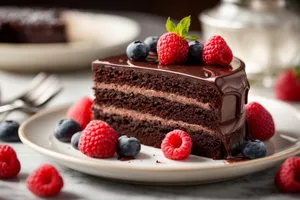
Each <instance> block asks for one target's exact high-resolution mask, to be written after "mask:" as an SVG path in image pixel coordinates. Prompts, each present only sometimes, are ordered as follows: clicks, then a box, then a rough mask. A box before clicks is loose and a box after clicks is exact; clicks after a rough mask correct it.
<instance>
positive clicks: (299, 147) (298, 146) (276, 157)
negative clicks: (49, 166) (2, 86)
mask: <svg viewBox="0 0 300 200" xmlns="http://www.w3.org/2000/svg"><path fill="white" fill-rule="evenodd" d="M252 98H255V99H262V100H265V101H275V102H276V103H279V104H283V105H284V106H288V107H290V108H291V109H292V110H294V112H295V115H299V116H300V110H299V109H298V108H296V107H295V106H293V105H290V104H288V103H286V102H283V101H279V100H276V99H271V98H265V97H260V96H255V97H252ZM70 105H71V103H69V104H63V105H59V106H55V107H53V108H46V109H44V110H42V111H40V112H39V113H37V114H35V115H33V116H31V117H30V118H28V119H27V120H26V121H24V122H23V123H22V124H21V126H20V128H19V137H20V140H21V141H22V143H23V144H26V145H28V146H29V147H30V148H32V149H33V150H35V151H36V152H38V153H41V154H43V155H46V156H48V157H51V158H52V159H53V158H55V159H58V160H61V161H66V162H71V163H73V164H80V165H84V166H89V167H91V166H92V167H97V166H101V167H109V168H114V169H126V170H138V171H153V172H166V171H170V170H171V171H176V172H180V171H186V170H189V171H199V170H211V171H214V170H222V169H228V168H235V167H243V166H245V165H251V166H252V165H257V164H263V163H265V162H267V161H269V162H279V161H281V160H283V159H284V158H286V157H289V156H294V155H296V154H298V153H300V142H297V143H295V145H294V146H292V147H290V148H289V149H286V150H284V151H281V152H279V153H277V154H273V155H271V156H267V157H264V158H259V159H254V160H249V161H245V162H236V163H230V164H227V165H221V166H219V165H218V166H216V165H213V166H178V167H174V166H171V167H170V166H164V165H160V166H159V167H153V166H151V167H149V166H140V165H139V166H135V165H128V166H127V165H115V164H110V163H104V162H97V163H95V162H94V161H92V160H82V159H80V158H77V157H73V156H70V155H66V154H63V153H59V152H55V151H51V150H50V149H47V148H44V147H41V146H39V145H37V144H35V143H33V142H31V141H30V140H29V139H28V138H27V137H26V135H25V131H24V129H25V127H26V126H27V124H29V123H30V122H31V121H33V120H35V119H37V118H39V117H42V116H45V115H49V114H51V113H56V112H59V111H61V110H63V109H65V110H67V108H68V107H69V106H70ZM298 120H300V119H299V118H298ZM97 160H101V159H97ZM179 162H180V161H179Z"/></svg>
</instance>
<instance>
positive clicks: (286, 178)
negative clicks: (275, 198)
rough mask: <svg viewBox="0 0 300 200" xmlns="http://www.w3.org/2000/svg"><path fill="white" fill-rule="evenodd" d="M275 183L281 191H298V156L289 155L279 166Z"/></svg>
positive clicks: (299, 174)
mask: <svg viewBox="0 0 300 200" xmlns="http://www.w3.org/2000/svg"><path fill="white" fill-rule="evenodd" d="M275 185H276V186H277V188H278V189H279V190H280V191H282V192H287V193H296V192H300V157H291V158H288V159H286V160H285V162H284V163H283V164H282V165H281V167H280V168H279V171H278V172H277V174H276V177H275Z"/></svg>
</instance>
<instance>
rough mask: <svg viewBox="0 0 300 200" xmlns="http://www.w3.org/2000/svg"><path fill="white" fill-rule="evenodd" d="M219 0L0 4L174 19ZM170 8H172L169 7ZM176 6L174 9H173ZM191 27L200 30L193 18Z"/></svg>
mask: <svg viewBox="0 0 300 200" xmlns="http://www.w3.org/2000/svg"><path fill="white" fill-rule="evenodd" d="M218 2H219V0H211V1H199V0H189V1H188V2H187V3H183V2H182V0H163V1H161V0H143V1H140V0H127V1H119V0H112V1H81V0H52V1H47V2H45V1H40V0H26V1H22V0H1V2H0V6H5V5H14V6H21V7H28V6H29V7H36V6H37V7H45V8H53V7H63V8H76V9H92V10H100V11H130V12H145V13H151V14H154V15H160V16H164V17H166V16H172V17H173V18H174V19H178V20H179V19H181V18H182V17H183V16H187V15H192V17H193V18H194V19H197V18H198V14H199V13H200V12H201V11H203V10H205V9H207V8H211V7H213V6H215V5H216V4H217V3H218ZM170 8H172V9H170ZM174 8H176V9H174ZM191 29H193V30H200V24H199V22H198V21H197V20H194V21H193V22H192V24H191Z"/></svg>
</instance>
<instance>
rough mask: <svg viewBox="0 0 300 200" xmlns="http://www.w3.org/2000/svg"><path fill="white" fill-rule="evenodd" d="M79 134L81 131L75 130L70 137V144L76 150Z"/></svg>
mask: <svg viewBox="0 0 300 200" xmlns="http://www.w3.org/2000/svg"><path fill="white" fill-rule="evenodd" d="M81 134H82V132H77V133H75V134H74V135H73V136H72V138H71V145H72V147H73V148H74V149H77V150H78V143H79V138H80V136H81Z"/></svg>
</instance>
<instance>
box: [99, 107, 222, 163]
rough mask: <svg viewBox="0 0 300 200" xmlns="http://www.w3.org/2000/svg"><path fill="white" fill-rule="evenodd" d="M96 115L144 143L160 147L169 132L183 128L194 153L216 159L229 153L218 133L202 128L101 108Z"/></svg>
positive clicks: (122, 132) (120, 131)
mask: <svg viewBox="0 0 300 200" xmlns="http://www.w3.org/2000/svg"><path fill="white" fill-rule="evenodd" d="M94 117H95V119H99V120H103V121H106V122H107V123H108V124H109V125H110V126H112V127H113V128H114V129H115V130H116V131H117V132H118V133H119V134H120V135H128V136H132V137H136V138H137V139H138V140H139V141H140V142H141V143H142V144H144V145H148V146H153V147H157V148H160V145H161V142H162V140H163V139H164V137H165V135H166V134H167V133H168V132H170V131H173V130H174V129H181V130H184V131H186V132H188V133H189V134H190V135H191V137H192V140H193V149H192V153H193V154H195V155H198V156H205V157H209V158H214V159H220V158H224V156H226V155H227V152H226V150H225V147H224V144H223V141H222V140H221V139H220V138H219V135H218V134H209V133H206V132H204V131H201V130H199V131H197V132H193V131H190V130H187V129H185V128H183V127H180V126H172V127H171V126H166V125H163V124H161V123H160V122H159V121H151V120H148V121H142V120H134V119H132V118H131V117H127V116H121V115H115V114H107V113H103V112H102V111H101V110H94Z"/></svg>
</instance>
